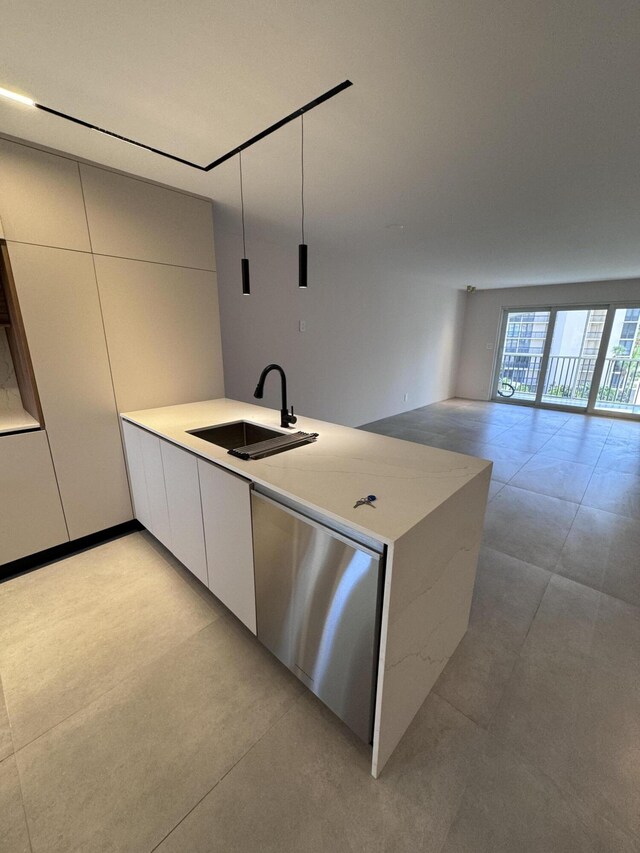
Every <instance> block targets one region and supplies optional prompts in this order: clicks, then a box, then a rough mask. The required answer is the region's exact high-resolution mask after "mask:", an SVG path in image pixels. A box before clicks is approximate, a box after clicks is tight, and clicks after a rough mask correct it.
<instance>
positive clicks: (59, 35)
mask: <svg viewBox="0 0 640 853" xmlns="http://www.w3.org/2000/svg"><path fill="white" fill-rule="evenodd" d="M0 10H1V13H2V27H1V29H0V57H1V59H0V86H5V87H6V88H10V89H13V90H16V91H20V92H23V93H24V94H27V95H29V96H31V97H33V98H35V99H36V100H38V101H39V102H41V103H43V104H46V105H47V106H50V107H53V108H55V109H58V110H61V111H62V112H66V113H69V114H71V115H74V116H78V117H80V118H83V119H85V120H87V121H89V122H91V123H94V124H97V125H100V126H103V127H107V128H109V129H110V130H113V131H115V132H117V133H120V134H123V135H125V136H128V137H131V138H133V139H139V140H140V141H142V142H144V143H146V144H148V145H151V146H154V147H157V148H160V149H163V150H166V151H169V152H172V153H175V154H177V155H178V156H181V157H184V158H186V159H189V160H194V161H196V162H200V163H207V162H210V161H211V160H213V159H215V158H216V157H218V156H220V155H221V154H223V153H225V152H226V151H228V150H229V149H232V148H234V147H235V146H236V145H238V144H239V143H240V142H242V141H244V140H245V139H247V138H249V137H251V136H252V135H254V134H255V133H257V132H259V131H261V130H262V129H264V128H265V127H267V126H268V125H270V124H272V123H273V122H275V121H277V120H278V119H279V118H281V117H283V116H284V115H287V114H288V113H290V112H292V111H293V110H294V109H296V108H297V107H299V106H301V105H302V104H305V103H306V102H308V101H310V100H312V99H313V98H315V97H317V96H318V95H320V94H322V93H323V92H324V91H326V90H327V89H329V88H331V87H333V86H335V85H336V84H337V83H339V82H341V81H342V80H344V79H345V78H349V79H351V80H352V81H353V83H354V86H353V87H352V88H350V89H348V90H347V91H345V92H343V93H341V94H340V95H338V96H337V97H336V98H334V99H333V100H331V101H329V102H327V103H325V104H323V105H321V106H320V107H318V108H317V109H316V110H314V111H313V112H312V113H309V115H308V116H307V118H306V120H305V154H306V159H305V173H306V207H307V231H308V241H309V242H310V243H311V242H312V240H318V241H323V242H325V243H326V244H327V245H335V247H336V251H339V252H349V251H350V249H351V248H353V249H354V250H355V249H356V248H362V247H366V246H367V245H375V246H376V248H377V250H378V251H380V252H382V253H384V252H385V251H387V250H388V252H389V253H390V254H391V255H393V256H394V257H397V258H402V259H403V260H404V262H406V264H407V266H408V267H409V268H410V269H411V270H415V271H416V272H418V271H420V272H422V273H424V272H425V271H426V273H427V275H426V279H425V280H427V279H428V280H430V281H433V282H438V283H442V284H444V285H447V286H455V287H464V286H466V285H467V284H474V285H476V286H477V287H499V286H505V285H521V284H535V283H551V282H561V281H580V280H596V279H612V278H630V277H635V276H639V275H640V239H639V236H640V157H639V154H640V145H639V143H640V109H639V92H640V90H639V88H638V80H639V79H640V50H638V43H639V42H638V40H639V37H640V4H638V2H637V0H608V2H603V0H575V2H572V1H571V0H510V2H508V3H507V2H504V0H474V2H469V0H465V2H463V1H462V0H415V2H413V0H394V1H393V2H391V0H387V2H381V0H366V2H365V0H355V2H354V0H351V2H348V3H345V2H344V0H326V1H325V2H311V0H272V2H270V3H265V2H257V0H234V2H233V3H230V2H228V0H227V1H226V2H224V3H222V2H215V0H214V2H212V0H187V2H185V3H182V4H176V3H175V2H173V0H172V1H171V2H169V0H146V1H145V0H127V2H124V0H111V2H110V3H104V0H100V2H96V0H57V2H55V3H52V2H51V0H25V2H22V3H16V2H14V0H0ZM178 10H179V13H178ZM0 132H3V133H6V134H10V135H13V136H18V137H22V138H25V139H29V140H33V141H35V142H38V143H41V144H44V145H48V146H50V147H53V148H57V149H60V150H63V151H67V152H70V153H72V154H75V155H78V156H81V157H84V158H87V159H90V160H93V161H97V162H99V163H104V164H107V165H109V166H112V167H115V168H118V169H121V170H124V171H128V172H132V173H135V174H138V175H142V176H145V177H148V178H151V179H153V180H157V181H161V182H163V183H166V184H170V185H172V186H176V187H180V188H183V189H186V190H189V191H193V192H196V193H200V194H203V195H208V196H211V197H213V198H214V199H216V200H217V201H219V202H220V203H221V204H222V205H225V206H226V208H227V213H229V212H231V210H232V209H234V210H236V209H237V207H238V201H239V199H238V173H237V161H236V160H231V161H229V162H227V163H226V164H224V165H223V166H221V167H219V169H217V170H215V171H214V172H211V173H209V174H204V173H201V172H198V171H196V170H192V169H189V168H188V167H186V166H183V165H180V164H178V163H173V162H171V161H169V160H165V159H164V158H162V157H159V156H157V155H154V154H152V153H149V152H146V151H142V150H140V149H136V148H134V147H132V146H130V145H127V144H126V143H123V142H119V141H117V140H114V139H109V138H108V137H104V136H101V135H100V134H97V133H95V132H91V131H88V130H86V129H85V128H82V127H79V126H76V125H72V124H69V123H67V122H64V121H62V120H60V119H57V118H55V117H53V116H49V115H46V114H44V113H41V112H38V111H35V110H30V109H29V108H27V107H21V106H18V105H14V104H13V103H10V102H5V101H2V102H1V103H0ZM299 133H300V127H299V122H293V123H291V124H289V125H288V126H287V127H286V128H284V129H282V130H281V131H279V132H278V133H276V134H274V135H272V136H271V137H269V138H268V139H267V140H265V141H264V142H261V143H259V144H258V145H256V146H254V147H253V148H251V149H250V150H249V151H247V152H246V154H245V155H243V167H244V176H245V202H246V206H247V229H248V230H247V239H248V241H250V239H251V233H252V229H254V231H255V230H256V229H257V228H258V227H259V228H260V229H261V230H262V231H263V232H264V233H268V234H270V235H271V238H272V239H281V238H283V235H285V234H289V233H293V232H295V230H296V229H297V228H298V224H299ZM390 224H402V225H403V226H404V228H402V229H400V228H388V227H387V226H388V225H390Z"/></svg>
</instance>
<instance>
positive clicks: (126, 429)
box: [122, 421, 171, 550]
mask: <svg viewBox="0 0 640 853" xmlns="http://www.w3.org/2000/svg"><path fill="white" fill-rule="evenodd" d="M122 431H123V435H124V443H125V449H126V452H127V463H128V466H129V481H130V483H131V496H132V498H133V505H134V512H135V516H136V518H137V519H138V521H139V522H140V524H144V526H145V527H146V528H147V530H148V531H149V532H150V533H153V535H154V536H155V537H156V539H159V540H160V541H161V542H162V544H163V545H164V546H165V547H167V548H168V549H169V550H171V524H170V522H169V508H168V506H167V493H166V490H165V485H164V468H163V464H162V452H161V450H160V439H159V438H158V436H157V435H153V434H152V433H150V432H147V431H146V430H144V429H141V428H140V427H137V426H134V425H133V424H130V423H129V422H128V421H122Z"/></svg>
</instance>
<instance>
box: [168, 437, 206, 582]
mask: <svg viewBox="0 0 640 853" xmlns="http://www.w3.org/2000/svg"><path fill="white" fill-rule="evenodd" d="M160 449H161V452H162V465H163V468H164V484H165V489H166V493H167V507H168V510H169V524H170V527H171V545H170V546H168V547H170V549H171V552H172V553H173V554H175V556H176V557H177V558H178V559H179V560H180V562H181V563H184V565H185V566H186V567H187V568H188V569H189V571H190V572H192V573H193V574H194V575H195V576H196V577H197V578H198V580H200V581H202V583H204V584H207V585H208V578H207V555H206V552H205V547H204V530H203V527H202V507H201V505H200V482H199V479H198V460H197V459H196V457H195V456H194V455H193V454H192V453H189V452H187V451H186V450H183V449H182V448H180V447H176V445H175V444H170V443H169V442H168V441H161V442H160Z"/></svg>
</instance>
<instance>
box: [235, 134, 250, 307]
mask: <svg viewBox="0 0 640 853" xmlns="http://www.w3.org/2000/svg"><path fill="white" fill-rule="evenodd" d="M238 162H239V164H240V210H241V211H242V261H241V265H242V295H243V296H249V295H250V293H251V282H250V280H249V258H248V257H247V241H246V239H245V233H244V193H243V191H242V149H240V151H239V152H238Z"/></svg>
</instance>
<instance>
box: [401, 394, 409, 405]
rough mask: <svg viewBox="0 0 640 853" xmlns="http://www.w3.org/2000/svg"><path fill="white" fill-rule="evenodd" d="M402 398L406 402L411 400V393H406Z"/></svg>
mask: <svg viewBox="0 0 640 853" xmlns="http://www.w3.org/2000/svg"><path fill="white" fill-rule="evenodd" d="M402 399H403V400H404V402H405V403H408V402H409V395H408V394H405V395H404V397H403V398H402Z"/></svg>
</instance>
